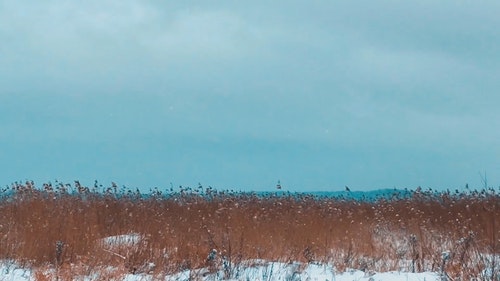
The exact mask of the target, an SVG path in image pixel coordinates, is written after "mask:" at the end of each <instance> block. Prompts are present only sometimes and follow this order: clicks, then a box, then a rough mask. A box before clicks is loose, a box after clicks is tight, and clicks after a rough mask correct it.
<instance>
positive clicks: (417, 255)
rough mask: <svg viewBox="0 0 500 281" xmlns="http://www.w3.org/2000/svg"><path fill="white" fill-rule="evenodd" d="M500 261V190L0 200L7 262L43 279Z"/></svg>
mask: <svg viewBox="0 0 500 281" xmlns="http://www.w3.org/2000/svg"><path fill="white" fill-rule="evenodd" d="M499 254H500V193H499V192H498V191H496V190H495V189H493V188H489V189H483V190H466V191H464V192H459V191H453V192H450V191H445V192H434V191H432V190H422V189H420V188H418V189H417V190H414V191H410V192H409V193H407V194H406V195H405V196H400V195H399V193H398V192H397V191H396V190H395V193H394V195H393V196H392V197H389V198H387V197H381V198H379V199H375V200H361V199H359V200H354V199H350V198H344V197H341V196H337V197H328V196H313V195H310V194H303V193H287V192H280V193H265V194H263V193H242V192H231V191H217V190H214V189H212V188H210V187H209V188H205V187H203V186H201V185H200V186H199V187H196V188H188V187H180V188H178V189H175V190H173V189H172V190H170V189H169V190H164V191H163V190H159V189H154V190H151V192H150V193H148V194H141V193H139V192H138V191H137V190H136V191H134V190H128V189H126V188H120V187H118V186H117V185H115V184H111V185H110V186H109V187H107V186H104V187H103V186H101V185H99V184H97V183H96V184H95V185H94V186H90V187H87V186H83V185H81V184H80V183H79V182H77V181H76V182H74V183H72V184H64V183H59V182H56V183H55V184H51V183H46V184H43V185H42V186H35V183H33V182H31V181H28V182H23V183H14V184H12V185H10V186H7V187H5V188H4V189H3V190H2V193H1V199H0V259H1V260H6V261H15V262H16V263H18V264H20V265H22V266H25V267H29V268H33V269H34V270H35V276H36V278H37V280H51V279H50V276H51V275H50V274H51V273H50V272H56V271H57V274H58V276H60V278H61V279H64V278H66V279H67V280H71V278H72V277H73V276H77V275H82V274H83V275H84V274H87V275H88V274H90V273H92V272H94V271H99V270H100V271H102V270H105V269H106V268H113V269H114V271H113V272H110V273H109V275H110V276H112V275H113V274H118V273H117V272H121V273H123V272H127V273H134V274H139V273H147V274H153V275H155V276H160V275H162V274H163V275H165V274H171V273H175V272H179V271H182V270H186V269H196V268H206V269H207V270H208V271H209V272H213V271H217V270H221V269H222V270H223V271H224V272H225V274H227V276H232V275H234V274H235V271H236V270H238V268H239V265H240V264H242V263H243V262H246V263H248V261H253V262H255V263H259V262H261V261H273V262H274V261H277V262H283V263H293V262H300V263H302V264H331V265H333V266H334V268H335V270H337V271H339V272H342V271H346V270H348V269H357V270H362V271H364V272H370V271H374V272H375V271H376V272H385V271H405V272H423V271H428V272H439V273H441V274H443V276H445V277H446V278H448V279H450V280H471V278H483V280H488V278H491V279H489V280H498V278H500V273H499V272H500V262H499V261H500V256H499ZM37 270H38V271H37ZM58 278H59V277H58ZM103 280H104V279H103ZM108 280H112V278H111V277H110V278H109V279H108Z"/></svg>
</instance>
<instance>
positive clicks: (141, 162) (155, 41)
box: [0, 0, 500, 191]
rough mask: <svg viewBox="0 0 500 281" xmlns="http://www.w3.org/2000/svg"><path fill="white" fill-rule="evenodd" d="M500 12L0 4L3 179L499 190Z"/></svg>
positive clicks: (488, 6) (440, 5) (332, 5)
mask: <svg viewBox="0 0 500 281" xmlns="http://www.w3.org/2000/svg"><path fill="white" fill-rule="evenodd" d="M499 14H500V2H499V1H497V0H490V1H488V0H485V1H480V2H478V1H456V0H454V1H451V0H449V1H447V0H445V1H430V0H429V1H427V0H419V1H389V0H381V1H369V0H361V1H289V0H288V1H271V2H270V1H250V2H247V1H134V0H104V1H103V0H100V1H97V0H95V1H62V0H58V1H22V0H21V1H20V0H16V1H14V0H0V126H1V127H0V128H1V131H0V148H1V150H0V159H1V161H2V162H1V164H0V184H9V183H11V182H14V181H19V180H21V181H22V180H26V179H33V180H35V181H36V182H37V183H39V184H41V183H42V182H46V181H50V180H51V181H53V180H54V179H59V180H61V181H67V182H68V181H72V180H75V179H79V180H81V181H82V182H84V183H86V184H93V181H94V180H95V179H97V180H99V181H100V182H102V183H103V184H108V183H109V182H111V181H116V182H117V183H119V184H120V185H126V186H128V187H130V188H135V187H139V188H142V189H143V190H148V189H149V188H150V187H154V186H158V187H162V188H163V187H170V183H172V184H173V185H175V186H178V185H189V186H195V185H197V184H198V183H199V182H200V183H202V184H203V185H211V186H213V187H216V188H220V189H225V188H236V189H243V190H272V189H273V188H274V186H275V185H276V182H277V181H278V180H281V183H282V185H283V186H284V188H285V189H288V190H302V191H311V190H341V189H343V188H344V186H345V185H348V186H350V187H351V189H357V190H370V189H376V188H386V187H389V188H392V187H398V188H405V187H408V188H414V187H416V186H419V185H420V186H422V187H432V188H438V189H444V188H462V187H463V186H464V185H465V183H469V184H470V185H471V186H480V185H481V180H480V176H479V174H478V172H479V171H481V172H484V171H486V172H487V173H488V178H489V182H490V185H493V186H498V185H500V177H497V173H498V172H499V171H500V146H499V145H498V143H499V140H500V131H499V130H498V128H500V110H499V107H500V95H499V89H500V78H499V77H500V17H499V16H498V15H499Z"/></svg>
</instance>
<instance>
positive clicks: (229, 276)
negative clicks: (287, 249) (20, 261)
mask: <svg viewBox="0 0 500 281" xmlns="http://www.w3.org/2000/svg"><path fill="white" fill-rule="evenodd" d="M74 279H75V280H83V281H94V280H95V281H97V280H100V274H99V273H93V274H92V276H75V277H74ZM0 280H2V281H3V280H5V281H27V280H35V276H34V274H33V273H32V271H31V270H30V269H24V268H20V267H18V266H16V265H15V263H12V262H3V263H2V264H1V265H0ZM113 280H123V281H153V280H165V281H188V280H202V281H213V280H232V281H235V280H245V281H250V280H252V281H282V280H290V281H300V280H308V281H363V280H366V281H424V280H425V281H438V280H440V277H439V274H437V273H431V272H423V273H404V272H385V273H377V272H362V271H359V270H348V271H347V272H343V273H338V272H336V271H335V269H334V268H333V267H332V266H330V265H316V264H301V263H292V264H289V263H281V262H265V261H246V262H244V263H242V265H241V266H238V267H236V268H231V269H229V268H226V271H218V272H212V273H211V272H209V270H208V269H207V268H201V269H197V270H186V271H183V272H179V273H176V274H172V275H166V276H165V275H163V276H158V275H154V276H153V275H148V274H138V275H134V274H123V275H122V276H120V277H118V276H116V279H115V278H113Z"/></svg>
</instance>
